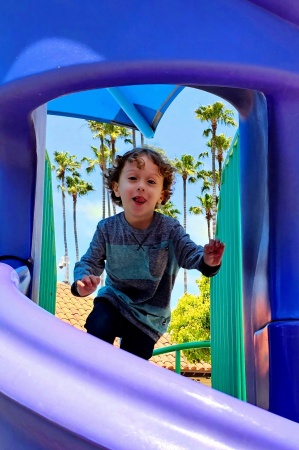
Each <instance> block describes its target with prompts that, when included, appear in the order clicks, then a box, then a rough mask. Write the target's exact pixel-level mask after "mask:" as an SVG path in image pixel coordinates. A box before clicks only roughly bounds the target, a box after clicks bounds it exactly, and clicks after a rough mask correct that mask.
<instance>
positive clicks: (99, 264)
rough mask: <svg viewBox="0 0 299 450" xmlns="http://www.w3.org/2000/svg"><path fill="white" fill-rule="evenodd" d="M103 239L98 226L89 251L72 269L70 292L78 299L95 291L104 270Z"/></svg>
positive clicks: (104, 252) (104, 253)
mask: <svg viewBox="0 0 299 450" xmlns="http://www.w3.org/2000/svg"><path fill="white" fill-rule="evenodd" d="M105 248H106V246H105V239H104V237H103V233H102V232H101V230H100V227H99V225H98V227H97V230H96V232H95V233H94V236H93V238H92V241H91V243H90V246H89V249H88V250H87V252H86V253H85V255H83V256H82V258H81V259H80V261H78V262H76V264H75V268H74V280H75V281H74V283H73V284H72V286H71V292H72V294H73V295H75V296H78V297H85V296H87V295H90V294H91V293H92V292H94V291H95V289H96V288H97V285H98V284H99V282H100V278H99V277H100V275H101V274H102V272H103V271H104V268H105V259H106V251H105Z"/></svg>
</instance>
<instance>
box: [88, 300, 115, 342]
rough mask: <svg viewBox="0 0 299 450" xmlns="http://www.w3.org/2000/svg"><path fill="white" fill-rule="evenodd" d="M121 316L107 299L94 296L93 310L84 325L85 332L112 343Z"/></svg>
mask: <svg viewBox="0 0 299 450" xmlns="http://www.w3.org/2000/svg"><path fill="white" fill-rule="evenodd" d="M121 318H122V316H121V314H120V313H119V311H118V310H117V308H115V306H113V305H112V303H111V302H109V300H107V299H106V298H103V297H96V298H95V299H94V306H93V310H92V311H91V313H90V314H89V316H88V317H87V319H86V323H85V325H84V326H85V328H86V330H87V333H89V334H92V335H93V336H95V337H97V338H99V339H102V340H103V341H106V342H109V343H110V344H113V342H114V339H115V338H116V336H119V332H120V321H121Z"/></svg>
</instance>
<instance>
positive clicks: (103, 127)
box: [82, 120, 110, 219]
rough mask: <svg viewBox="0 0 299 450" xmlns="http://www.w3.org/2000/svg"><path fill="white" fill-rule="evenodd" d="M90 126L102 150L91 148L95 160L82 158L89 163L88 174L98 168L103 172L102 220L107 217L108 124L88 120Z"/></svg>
mask: <svg viewBox="0 0 299 450" xmlns="http://www.w3.org/2000/svg"><path fill="white" fill-rule="evenodd" d="M87 123H88V126H89V128H90V130H91V131H93V132H94V135H93V138H94V139H97V138H98V139H100V148H99V149H97V148H96V147H94V146H91V149H92V151H93V153H94V156H95V158H94V159H92V158H87V157H86V156H85V157H84V158H82V162H87V163H88V167H87V169H86V172H87V173H91V172H93V171H94V170H95V168H96V166H97V165H98V166H100V169H101V171H102V218H103V219H105V217H106V198H105V192H106V188H105V182H104V174H105V171H106V168H107V161H108V159H109V158H110V150H109V148H107V147H106V145H105V138H106V136H107V134H108V124H107V123H101V122H97V121H95V120H87Z"/></svg>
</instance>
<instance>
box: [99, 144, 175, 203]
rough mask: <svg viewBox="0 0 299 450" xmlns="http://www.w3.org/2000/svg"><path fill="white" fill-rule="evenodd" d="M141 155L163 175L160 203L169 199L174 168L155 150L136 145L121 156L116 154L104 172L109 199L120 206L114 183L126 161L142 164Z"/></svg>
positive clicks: (138, 165)
mask: <svg viewBox="0 0 299 450" xmlns="http://www.w3.org/2000/svg"><path fill="white" fill-rule="evenodd" d="M142 155H146V156H147V157H148V158H149V159H150V160H151V161H152V162H153V163H154V164H156V166H158V168H159V173H160V175H162V177H163V193H164V197H163V200H162V202H161V203H162V205H165V203H167V201H168V200H169V198H170V196H171V194H172V192H173V190H172V186H173V184H174V179H175V168H174V167H173V166H172V165H171V164H170V162H169V161H168V160H167V159H166V158H165V157H164V156H163V155H161V154H160V153H158V152H157V151H156V150H153V149H151V148H146V147H145V148H144V147H138V148H133V149H132V150H130V151H128V152H126V153H125V154H124V155H123V156H119V155H118V156H117V157H116V158H115V162H114V165H113V166H112V167H110V168H109V169H107V171H106V173H105V175H104V176H105V185H106V187H107V188H108V189H109V192H110V195H111V199H112V201H113V203H115V204H116V205H118V206H122V200H121V198H120V197H116V195H115V194H114V191H113V187H114V183H118V180H119V177H120V174H121V171H122V170H123V168H124V165H125V164H126V162H133V161H136V163H137V167H138V168H139V169H141V168H142V167H143V166H144V160H143V159H142Z"/></svg>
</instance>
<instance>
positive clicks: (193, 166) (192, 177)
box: [172, 154, 202, 292]
mask: <svg viewBox="0 0 299 450" xmlns="http://www.w3.org/2000/svg"><path fill="white" fill-rule="evenodd" d="M172 165H173V166H174V167H175V168H176V170H177V172H178V173H179V174H180V175H181V176H182V179H183V200H184V229H185V231H186V229H187V181H188V182H189V183H195V182H196V181H197V180H198V178H199V177H198V168H199V166H201V165H202V162H201V161H195V159H194V157H193V156H192V155H186V154H184V155H182V156H181V159H178V158H175V160H174V161H172ZM184 292H187V270H186V269H184Z"/></svg>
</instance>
